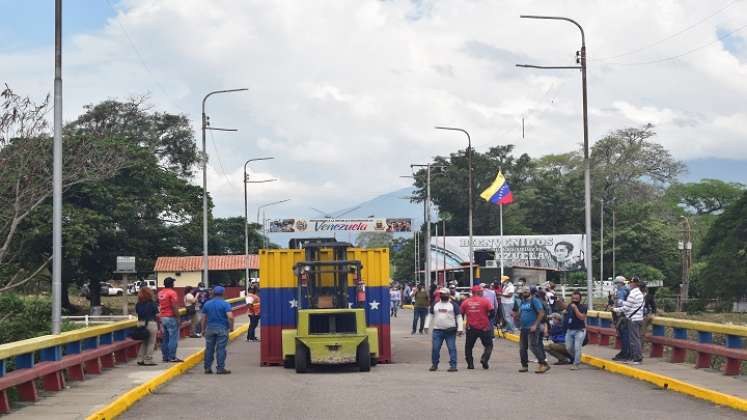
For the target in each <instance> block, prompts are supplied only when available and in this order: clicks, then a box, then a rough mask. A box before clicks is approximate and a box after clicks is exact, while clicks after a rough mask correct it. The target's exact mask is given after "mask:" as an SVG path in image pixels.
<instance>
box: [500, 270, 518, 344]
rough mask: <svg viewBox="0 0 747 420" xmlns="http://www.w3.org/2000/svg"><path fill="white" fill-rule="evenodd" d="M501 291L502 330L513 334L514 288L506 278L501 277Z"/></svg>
mask: <svg viewBox="0 0 747 420" xmlns="http://www.w3.org/2000/svg"><path fill="white" fill-rule="evenodd" d="M501 281H502V282H503V289H502V293H501V306H503V321H504V322H505V327H504V330H505V331H508V332H513V331H514V330H515V329H516V327H514V292H515V291H516V288H515V287H514V285H513V283H511V279H510V278H509V277H508V276H501Z"/></svg>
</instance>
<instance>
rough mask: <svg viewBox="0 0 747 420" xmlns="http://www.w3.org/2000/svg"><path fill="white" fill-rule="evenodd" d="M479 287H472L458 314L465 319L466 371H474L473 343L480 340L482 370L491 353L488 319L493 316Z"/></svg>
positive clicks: (491, 309) (490, 333)
mask: <svg viewBox="0 0 747 420" xmlns="http://www.w3.org/2000/svg"><path fill="white" fill-rule="evenodd" d="M482 292H483V290H482V287H481V286H472V296H471V297H470V298H469V299H467V300H465V301H464V302H462V306H461V307H460V312H461V313H462V314H463V316H464V317H465V318H466V319H467V340H466V342H465V344H464V354H465V357H466V359H467V369H474V368H475V364H474V358H473V357H472V348H473V347H475V342H476V341H477V339H478V338H479V339H480V342H482V346H483V347H484V350H483V352H482V357H480V363H481V364H482V368H483V369H487V368H488V367H489V366H488V361H489V360H490V355H491V353H492V352H493V336H492V334H493V328H492V325H491V324H490V319H491V318H492V317H493V315H494V314H495V309H493V307H492V305H491V304H490V302H489V301H488V300H487V299H485V298H484V297H483V296H482Z"/></svg>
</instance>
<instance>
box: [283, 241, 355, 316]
mask: <svg viewBox="0 0 747 420" xmlns="http://www.w3.org/2000/svg"><path fill="white" fill-rule="evenodd" d="M350 247H352V245H351V244H349V243H347V242H310V243H307V244H306V245H305V247H304V251H305V261H302V262H298V263H296V265H295V267H294V269H295V273H296V275H297V280H298V297H297V299H298V309H348V308H349V307H350V302H349V301H350V299H349V297H348V276H349V275H351V274H352V275H353V276H355V284H358V283H360V281H361V268H362V267H363V266H362V264H361V262H360V261H358V260H348V259H347V251H348V248H350ZM324 249H329V250H331V252H332V256H331V257H332V258H331V260H326V261H323V260H322V253H323V250H324ZM304 298H305V299H304ZM302 302H307V303H308V307H306V308H304V307H303V304H302Z"/></svg>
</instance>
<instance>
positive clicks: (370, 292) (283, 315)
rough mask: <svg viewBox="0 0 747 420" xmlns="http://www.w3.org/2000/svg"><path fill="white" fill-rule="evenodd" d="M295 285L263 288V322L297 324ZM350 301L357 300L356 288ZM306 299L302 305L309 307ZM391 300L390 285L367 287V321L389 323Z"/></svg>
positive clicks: (264, 323)
mask: <svg viewBox="0 0 747 420" xmlns="http://www.w3.org/2000/svg"><path fill="white" fill-rule="evenodd" d="M297 290H298V289H296V288H295V287H282V288H262V289H260V292H259V297H260V301H261V302H262V314H261V322H262V324H263V325H267V326H279V325H281V326H289V325H296V323H297V316H296V308H294V307H292V306H291V301H295V300H296V299H297V296H296V295H297ZM348 298H349V299H350V302H355V288H354V287H351V288H350V289H349V290H348ZM306 303H307V302H306V301H305V299H304V300H303V301H302V302H301V305H302V307H307V305H306ZM390 308H391V304H390V301H389V288H388V287H367V288H366V323H367V324H368V325H373V324H389V311H390Z"/></svg>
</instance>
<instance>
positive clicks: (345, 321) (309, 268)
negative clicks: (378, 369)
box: [282, 242, 379, 373]
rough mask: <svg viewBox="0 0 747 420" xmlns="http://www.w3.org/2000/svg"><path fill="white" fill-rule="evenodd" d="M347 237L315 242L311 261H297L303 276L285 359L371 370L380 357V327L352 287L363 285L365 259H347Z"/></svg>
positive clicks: (285, 339) (299, 367)
mask: <svg viewBox="0 0 747 420" xmlns="http://www.w3.org/2000/svg"><path fill="white" fill-rule="evenodd" d="M349 247H351V245H350V244H349V243H345V242H311V243H306V244H305V246H304V255H305V256H304V258H305V261H301V262H298V263H296V264H295V265H294V267H293V270H294V274H295V277H296V280H297V282H298V287H297V292H296V301H297V302H298V309H297V311H298V312H297V313H298V317H297V319H298V321H297V324H296V328H295V329H284V330H283V333H282V334H283V335H282V346H283V365H284V366H285V367H286V368H293V367H295V369H296V372H297V373H305V372H307V371H308V370H309V369H310V367H311V365H343V364H356V365H358V368H359V369H360V371H361V372H368V371H369V370H371V366H374V365H376V362H377V358H378V349H379V344H378V331H377V329H376V328H374V327H368V326H367V324H366V312H365V308H363V307H360V308H358V307H355V302H354V299H351V297H350V289H351V288H352V287H362V285H363V282H362V280H361V269H362V267H363V266H362V264H361V262H360V261H358V260H348V259H347V249H348V248H349Z"/></svg>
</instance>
